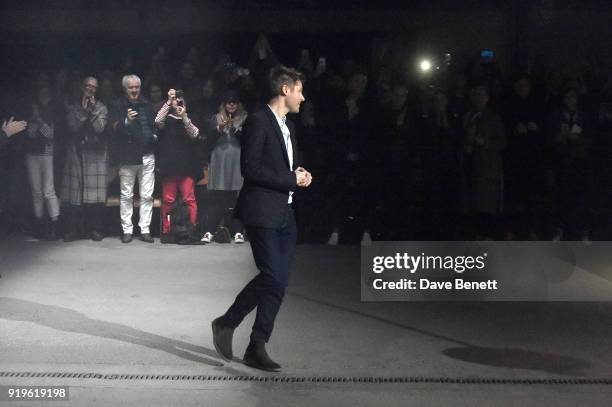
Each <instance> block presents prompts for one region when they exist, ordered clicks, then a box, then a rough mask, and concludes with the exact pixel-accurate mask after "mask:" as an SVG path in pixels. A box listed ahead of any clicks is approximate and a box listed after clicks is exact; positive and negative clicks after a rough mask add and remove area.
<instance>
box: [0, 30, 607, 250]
mask: <svg viewBox="0 0 612 407" xmlns="http://www.w3.org/2000/svg"><path fill="white" fill-rule="evenodd" d="M297 51H299V53H298V55H296V57H295V58H294V59H289V58H284V59H283V58H281V57H279V55H277V54H276V53H275V51H274V49H273V48H272V46H271V45H270V42H269V41H268V39H267V38H266V36H265V35H259V36H258V37H257V39H256V41H255V45H254V46H253V49H252V52H251V54H250V55H245V56H244V58H243V59H242V60H240V59H237V60H236V61H233V60H232V58H230V57H229V55H228V54H223V53H221V54H218V55H205V51H202V50H199V49H198V48H197V47H191V48H190V49H189V51H188V52H187V54H186V55H185V56H184V58H183V59H182V60H181V61H180V62H179V63H178V64H177V61H176V60H175V59H172V60H170V58H168V56H167V50H166V49H165V48H164V47H159V48H157V49H156V50H155V51H154V52H153V54H152V55H151V56H150V59H149V60H148V61H140V62H139V63H138V64H136V63H135V61H134V58H135V57H134V56H127V57H126V58H125V61H124V63H123V64H122V65H121V66H118V67H117V69H114V70H112V69H107V68H104V69H100V70H99V71H96V72H88V73H87V74H84V73H83V72H80V71H79V70H73V71H70V70H68V69H65V68H62V67H57V68H56V69H55V70H53V72H39V73H37V74H36V75H35V77H33V78H30V80H29V81H28V83H29V84H30V85H31V86H30V88H29V89H24V90H23V93H24V94H23V95H20V96H23V98H25V100H27V101H28V103H26V104H24V107H22V108H21V109H17V108H15V106H14V104H13V103H12V101H13V98H8V97H6V96H5V97H4V100H3V101H2V104H3V106H2V117H1V119H2V121H3V127H2V135H1V136H0V143H1V146H0V148H1V151H0V157H1V161H0V167H1V171H2V173H1V174H0V175H1V177H0V180H1V181H0V182H1V183H2V185H1V188H2V191H3V193H2V197H1V198H0V211H1V212H0V213H1V214H2V217H1V219H0V222H2V227H3V228H4V229H5V230H9V229H13V230H14V229H16V228H25V229H26V230H27V231H28V232H29V233H32V234H33V235H34V236H36V237H39V238H41V237H47V238H51V239H55V238H59V237H63V238H64V239H65V240H73V239H76V238H82V237H84V236H85V237H89V238H91V239H93V240H101V239H102V238H103V237H104V235H108V234H114V233H115V232H118V231H119V225H121V226H122V229H123V230H122V232H123V236H125V235H130V240H131V234H132V233H133V231H132V228H133V227H132V224H131V218H132V216H133V215H132V209H131V208H132V201H133V199H134V194H133V190H134V186H135V180H136V179H139V188H138V190H139V196H140V205H139V206H140V216H139V219H140V221H139V229H140V234H141V238H142V236H144V239H143V240H145V241H153V239H152V238H151V236H150V235H151V231H150V230H149V223H153V224H156V223H158V224H159V226H158V227H159V229H160V233H161V237H162V241H163V242H165V243H167V242H172V241H174V240H173V238H172V237H171V236H170V235H171V229H172V221H171V219H172V216H174V215H176V217H177V218H178V215H179V213H180V212H181V210H180V207H184V209H185V218H186V219H188V223H189V224H190V226H191V228H192V229H193V230H192V232H190V233H191V234H192V235H193V233H196V232H194V231H197V233H198V234H199V235H198V239H196V240H198V241H200V240H201V241H202V242H205V243H206V242H210V241H212V240H215V239H216V238H217V240H218V241H227V240H233V241H235V242H237V243H241V242H244V240H245V238H248V237H245V236H244V231H243V228H242V225H241V224H240V223H239V222H238V221H237V220H236V219H234V218H232V216H231V211H232V208H233V205H234V204H235V201H236V197H237V193H238V191H239V190H240V187H241V185H242V178H241V176H240V168H239V157H240V137H241V136H242V126H243V124H244V122H245V120H246V119H247V117H248V115H249V113H252V112H254V111H255V110H256V109H259V108H262V107H264V106H265V104H266V102H267V99H268V97H269V94H268V92H267V82H268V81H267V75H268V72H269V70H270V69H271V68H272V67H274V66H276V65H278V64H279V63H282V64H284V65H288V66H295V67H296V68H297V69H299V70H300V71H302V72H303V73H304V74H305V76H306V78H307V80H306V83H305V87H304V89H305V91H304V94H305V96H306V102H305V103H303V104H302V108H301V112H300V114H299V116H298V117H295V118H293V121H294V122H295V123H296V124H297V127H298V131H297V137H298V142H299V148H300V154H302V160H301V161H302V162H303V163H304V165H305V166H306V167H307V168H309V170H310V171H311V172H312V173H313V175H314V176H315V177H316V179H317V181H316V182H315V183H313V185H312V187H311V188H310V189H309V191H308V192H302V191H297V192H296V194H297V195H296V196H297V199H296V203H295V205H296V206H297V208H296V210H297V214H298V222H299V224H300V225H301V227H300V231H301V232H300V233H301V236H300V238H301V239H302V240H303V241H315V242H325V243H328V244H339V243H358V242H362V243H368V242H369V241H370V240H372V239H373V240H457V239H459V240H463V239H494V240H503V239H507V240H512V239H520V240H526V239H529V240H550V239H553V240H561V239H566V240H567V239H571V240H580V239H582V240H584V241H588V240H589V239H593V238H595V239H608V238H609V237H610V235H612V225H609V224H607V223H606V219H607V218H608V217H609V216H608V214H609V212H610V207H611V205H610V203H611V202H612V201H611V200H610V199H611V198H612V196H610V195H611V194H610V192H609V191H612V188H609V187H612V175H610V174H611V172H610V171H607V170H606V168H607V163H608V160H610V157H612V77H609V76H607V75H606V74H607V72H606V70H605V69H604V68H603V67H599V69H594V68H593V67H592V66H591V67H589V69H585V70H584V71H581V72H575V71H574V72H563V69H561V68H560V67H554V66H550V67H544V68H540V69H537V70H536V69H532V70H531V72H502V69H501V68H500V67H499V66H498V64H497V62H496V61H495V59H493V58H480V57H479V55H478V54H475V55H476V57H475V58H469V59H468V60H467V61H469V62H466V63H461V64H459V63H457V64H455V63H452V62H450V60H447V61H445V62H444V63H442V64H440V66H434V67H433V68H434V69H433V71H432V72H430V73H423V72H421V73H418V72H417V70H416V69H415V70H414V72H413V71H410V70H409V69H407V68H406V64H404V63H398V62H397V59H398V58H397V56H396V55H393V51H392V50H387V52H381V53H377V55H376V56H373V57H371V58H366V59H363V58H354V59H352V58H341V59H334V58H333V56H329V55H326V56H324V55H319V54H318V53H317V51H316V50H315V49H302V50H297ZM101 52H103V50H101ZM373 54H374V53H373ZM135 65H139V66H146V67H147V68H146V69H143V70H142V72H136V71H135V68H134V66H135ZM408 71H410V72H408ZM126 75H127V78H128V79H127V81H128V82H126V79H125V78H126ZM130 75H137V76H130ZM122 78H123V82H122ZM134 78H137V79H138V81H137V82H138V86H139V94H138V95H137V97H135V98H131V96H130V92H131V90H130V88H129V86H128V85H130V84H131V83H132V82H133V83H134V84H135V83H136V82H135V79H134ZM130 81H132V82H130ZM3 87H5V86H4V85H3ZM178 90H180V94H178V95H177V92H178ZM172 92H174V93H172ZM171 93H172V95H171ZM132 96H133V95H132ZM23 98H22V99H23ZM132 103H134V104H132ZM145 103H146V104H145ZM130 109H131V112H132V113H127V115H126V111H127V112H129V111H130ZM149 116H150V117H149ZM16 118H17V119H18V120H17V119H16ZM24 121H25V122H27V126H26V124H25V123H24ZM132 121H134V122H135V123H136V122H137V123H139V124H138V125H139V126H141V128H142V130H141V131H140V133H139V134H140V136H139V137H142V140H141V141H140V142H141V143H144V144H139V146H138V149H136V150H134V144H129V143H130V142H129V141H127V140H130V138H129V137H131V136H130V135H129V134H130V131H129V129H130V128H132V127H130V126H131V125H132V123H131V122H132ZM24 129H25V130H24ZM119 135H121V136H119ZM143 140H144V141H143ZM122 143H123V144H122ZM126 143H127V144H126ZM132 153H133V154H132ZM130 154H132V155H130ZM141 157H150V160H149V161H146V160H145V161H140V158H141ZM153 157H154V158H155V159H154V158H153ZM147 177H148V181H146V179H147ZM153 178H156V179H157V180H158V182H153V181H152V179H153ZM143 179H145V182H143ZM179 194H180V197H181V199H177V197H178V196H179ZM115 195H116V196H119V195H120V196H121V198H120V201H121V202H120V211H121V213H120V215H119V214H115V213H114V212H112V211H113V207H112V206H109V205H110V203H109V202H111V198H112V197H113V196H115ZM155 197H160V198H161V209H160V221H159V222H156V220H155V219H154V220H153V221H152V222H151V220H149V219H150V218H151V216H152V215H151V213H150V212H151V211H152V209H151V206H152V204H153V200H154V198H155ZM24 208H27V210H24ZM25 213H27V216H23V215H24V214H25ZM147 217H148V218H149V219H148V218H147ZM107 220H108V221H107ZM113 222H114V223H113ZM113 224H115V225H116V227H113V226H112V225H113ZM177 227H178V226H177ZM227 236H229V239H228V238H227Z"/></svg>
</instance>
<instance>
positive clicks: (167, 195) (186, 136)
mask: <svg viewBox="0 0 612 407" xmlns="http://www.w3.org/2000/svg"><path fill="white" fill-rule="evenodd" d="M155 127H156V128H157V129H159V130H158V140H159V144H158V149H157V151H158V153H157V155H158V157H157V158H158V165H159V172H160V174H161V177H162V187H163V188H162V191H163V192H162V196H163V200H162V207H161V215H162V234H161V242H162V243H173V240H174V239H173V238H172V237H171V230H170V216H171V215H170V211H171V210H172V206H173V205H174V202H175V201H176V195H177V192H178V191H180V193H181V199H182V200H183V203H184V204H185V206H186V207H187V210H188V213H189V221H190V222H191V226H192V230H195V224H196V222H197V214H198V207H197V204H196V198H195V179H194V178H195V175H196V174H197V173H198V172H199V165H198V157H197V156H196V144H195V140H196V139H197V138H198V135H199V134H200V130H199V129H198V128H197V127H196V126H195V125H194V124H193V122H192V121H191V119H190V118H189V116H188V115H187V106H186V103H185V99H184V97H183V91H182V90H180V89H179V90H174V89H170V90H169V91H168V101H167V102H166V103H164V104H163V105H162V107H161V109H160V110H159V112H158V113H157V117H156V118H155Z"/></svg>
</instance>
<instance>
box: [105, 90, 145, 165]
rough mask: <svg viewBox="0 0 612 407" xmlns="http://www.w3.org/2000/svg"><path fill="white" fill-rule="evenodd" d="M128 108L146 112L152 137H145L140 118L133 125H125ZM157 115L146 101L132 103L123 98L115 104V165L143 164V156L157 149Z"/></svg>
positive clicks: (113, 127) (113, 111) (112, 121)
mask: <svg viewBox="0 0 612 407" xmlns="http://www.w3.org/2000/svg"><path fill="white" fill-rule="evenodd" d="M128 108H132V109H134V110H138V109H139V108H141V109H142V110H144V113H145V117H146V122H147V126H148V127H149V133H150V134H151V137H149V138H145V137H144V133H143V129H142V124H141V122H140V120H139V119H138V118H136V120H134V121H133V122H132V124H125V119H126V117H127V109H128ZM155 113H156V112H155ZM155 113H154V112H153V110H152V107H151V105H150V104H149V102H147V101H146V100H144V99H140V100H139V101H138V102H136V103H132V102H129V101H128V100H127V99H126V98H125V97H122V98H121V99H119V100H118V101H117V102H116V103H115V104H114V106H113V110H112V113H111V124H112V129H113V130H114V137H113V157H112V158H113V162H114V163H115V164H118V165H139V164H142V156H143V155H145V154H148V153H152V152H153V150H154V147H155V139H154V138H153V134H155Z"/></svg>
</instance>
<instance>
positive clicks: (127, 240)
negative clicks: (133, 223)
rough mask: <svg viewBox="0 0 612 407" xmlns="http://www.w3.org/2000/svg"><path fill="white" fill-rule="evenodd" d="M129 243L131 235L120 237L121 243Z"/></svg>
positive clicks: (126, 234) (125, 234)
mask: <svg viewBox="0 0 612 407" xmlns="http://www.w3.org/2000/svg"><path fill="white" fill-rule="evenodd" d="M131 241H132V234H131V233H124V234H123V236H121V243H130V242H131Z"/></svg>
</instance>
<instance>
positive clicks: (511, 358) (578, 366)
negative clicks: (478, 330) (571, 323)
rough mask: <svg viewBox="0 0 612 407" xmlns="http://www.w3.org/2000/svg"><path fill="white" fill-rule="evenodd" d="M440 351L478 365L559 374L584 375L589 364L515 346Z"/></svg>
mask: <svg viewBox="0 0 612 407" xmlns="http://www.w3.org/2000/svg"><path fill="white" fill-rule="evenodd" d="M442 353H443V354H444V355H446V356H448V357H450V358H453V359H458V360H462V361H464V362H471V363H477V364H479V365H486V366H495V367H505V368H510V369H528V370H539V371H544V372H547V373H555V374H560V375H571V376H584V373H583V372H582V370H583V369H587V368H589V367H590V365H589V364H588V363H586V362H584V361H582V360H579V359H574V358H572V357H569V356H563V355H557V354H554V353H543V352H532V351H528V350H524V349H517V348H507V349H504V348H482V347H479V346H469V347H460V348H448V349H445V350H443V351H442Z"/></svg>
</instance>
